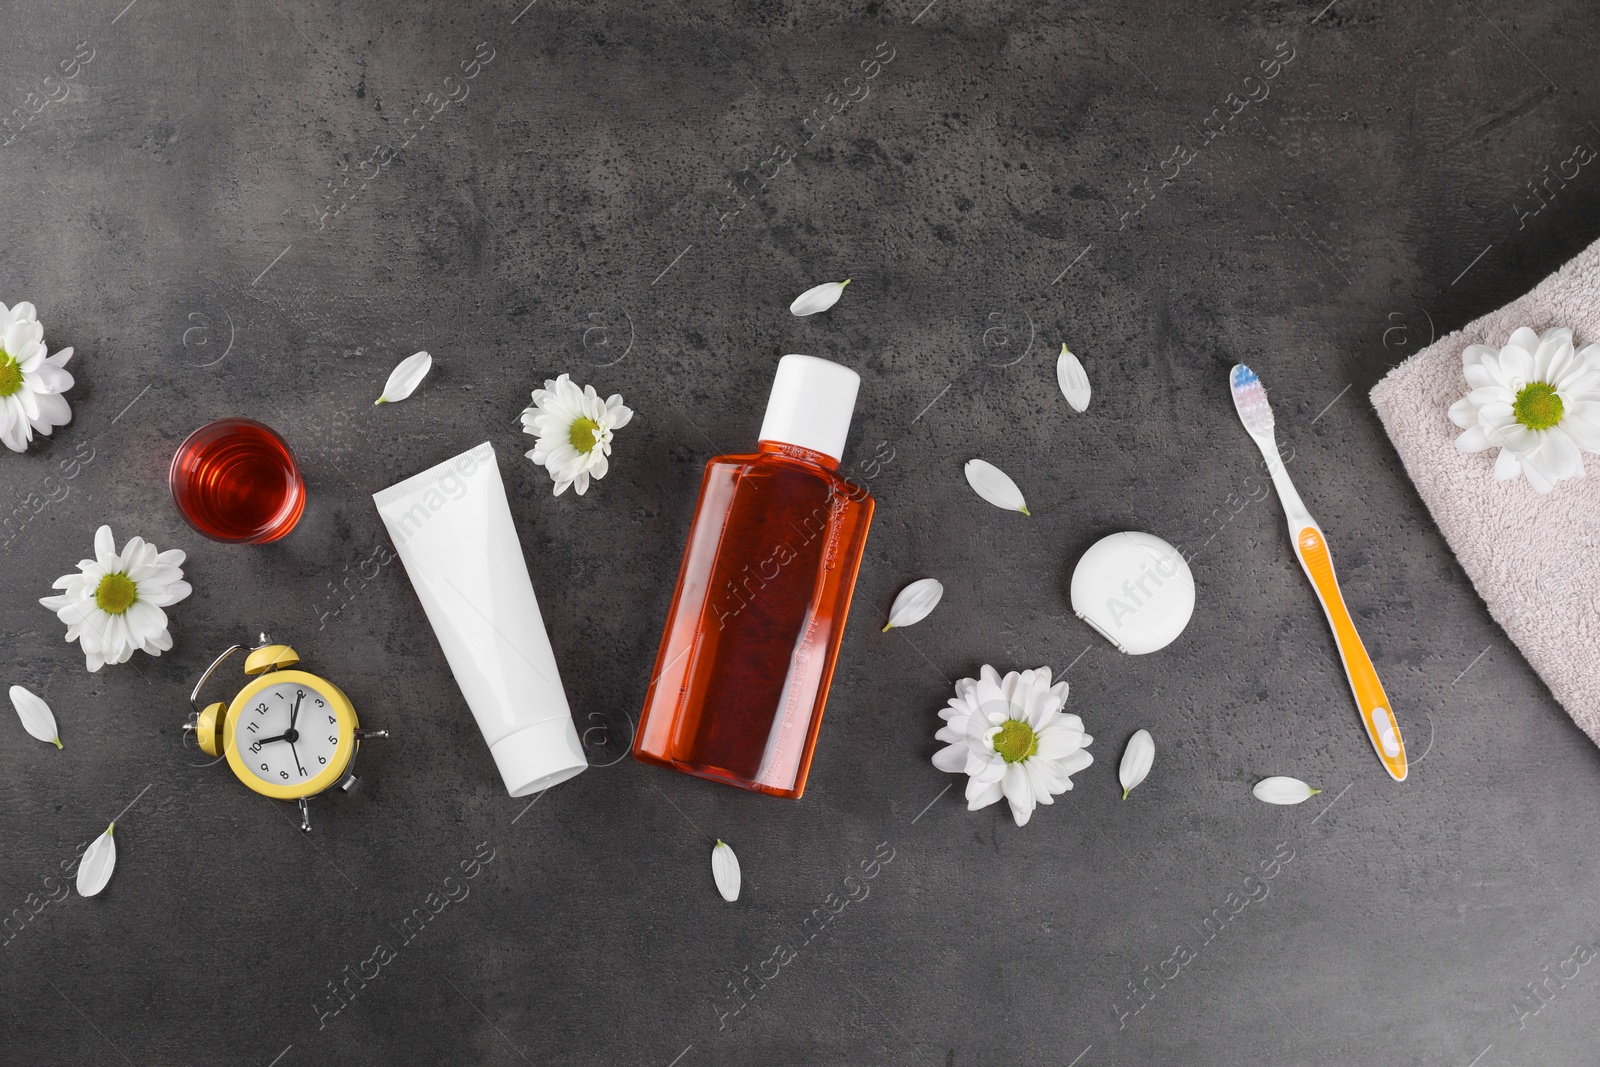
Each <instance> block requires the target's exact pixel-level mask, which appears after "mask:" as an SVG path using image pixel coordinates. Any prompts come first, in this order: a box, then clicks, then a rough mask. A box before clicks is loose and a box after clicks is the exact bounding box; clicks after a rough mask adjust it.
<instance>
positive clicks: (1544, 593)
mask: <svg viewBox="0 0 1600 1067" xmlns="http://www.w3.org/2000/svg"><path fill="white" fill-rule="evenodd" d="M1519 326H1529V327H1532V328H1533V330H1534V331H1535V332H1536V333H1542V332H1543V331H1545V330H1546V329H1549V328H1550V327H1553V326H1570V327H1571V328H1572V333H1573V343H1574V344H1575V345H1576V346H1577V347H1579V348H1582V347H1583V346H1584V345H1586V344H1588V343H1590V342H1591V341H1600V242H1596V243H1595V244H1592V245H1590V246H1589V247H1588V248H1587V249H1585V250H1584V251H1583V252H1582V253H1581V254H1580V255H1578V257H1577V258H1576V259H1574V260H1572V261H1571V262H1570V263H1568V264H1567V265H1566V266H1564V267H1562V268H1561V269H1560V270H1558V271H1556V273H1554V274H1552V275H1550V277H1548V278H1546V279H1545V280H1544V281H1542V282H1540V283H1539V285H1538V286H1537V287H1536V288H1535V289H1534V290H1533V291H1532V292H1530V293H1528V294H1527V295H1526V296H1524V297H1522V298H1520V299H1518V300H1514V301H1512V302H1511V303H1510V304H1507V305H1506V306H1505V307H1503V308H1501V309H1500V310H1499V311H1494V312H1491V313H1489V314H1487V315H1485V316H1483V317H1482V318H1481V319H1478V320H1477V321H1476V322H1473V323H1471V324H1470V325H1468V326H1466V327H1465V328H1463V329H1461V330H1457V331H1456V332H1455V333H1452V334H1450V335H1449V336H1447V337H1444V338H1441V339H1440V340H1439V341H1438V342H1436V343H1435V344H1433V345H1431V346H1429V347H1428V348H1425V349H1423V350H1422V351H1421V352H1418V353H1417V354H1416V355H1414V356H1412V357H1411V358H1410V359H1408V360H1406V361H1405V362H1404V363H1402V364H1400V366H1398V367H1396V368H1395V369H1394V370H1392V371H1390V372H1389V374H1388V375H1386V376H1385V377H1384V379H1383V380H1382V381H1381V382H1379V383H1378V384H1377V386H1376V387H1375V388H1374V389H1373V390H1372V404H1373V406H1374V407H1375V408H1377V409H1378V417H1379V418H1380V419H1382V420H1383V427H1384V429H1385V430H1386V431H1387V432H1388V434H1389V439H1390V440H1391V441H1393V442H1394V447H1395V450H1396V451H1398V452H1399V453H1400V458H1401V459H1402V460H1403V461H1404V462H1405V465H1406V471H1407V473H1409V474H1410V475H1411V480H1412V482H1414V483H1415V484H1416V487H1417V492H1419V493H1420V494H1421V495H1422V500H1423V502H1424V503H1426V504H1427V505H1428V510H1429V511H1431V512H1432V513H1433V518H1434V521H1435V522H1437V523H1438V524H1439V529H1440V530H1441V531H1442V532H1443V533H1444V537H1445V540H1446V541H1448V542H1449V544H1450V548H1451V550H1452V551H1453V552H1454V553H1455V554H1456V558H1457V559H1458V560H1460V561H1461V566H1462V568H1463V569H1464V570H1465V571H1466V572H1467V576H1468V577H1470V578H1471V579H1472V584H1473V585H1474V586H1475V587H1476V588H1477V590H1478V595H1479V596H1481V597H1483V600H1484V603H1485V604H1487V605H1488V606H1489V614H1490V615H1492V616H1494V619H1495V621H1496V622H1498V623H1499V624H1500V626H1501V628H1502V629H1504V630H1505V632H1506V635H1507V636H1508V637H1510V638H1511V640H1512V641H1514V642H1516V645H1517V647H1518V648H1519V649H1521V650H1522V654H1523V656H1525V657H1526V658H1527V660H1528V662H1529V663H1530V664H1531V665H1532V666H1533V669H1534V670H1536V671H1538V672H1539V676H1540V677H1541V678H1543V679H1544V681H1545V684H1546V685H1548V686H1549V687H1550V691H1551V693H1553V694H1554V695H1555V698H1556V699H1557V700H1559V701H1560V702H1561V705H1562V706H1563V707H1564V708H1566V710H1567V714H1569V715H1571V716H1572V718H1573V721H1574V722H1576V723H1577V724H1578V726H1579V727H1580V728H1582V730H1583V732H1584V733H1586V734H1588V735H1589V737H1590V739H1591V740H1593V741H1594V742H1595V743H1596V744H1600V456H1597V455H1594V454H1592V453H1584V467H1585V470H1586V475H1585V477H1582V478H1576V479H1572V480H1569V481H1564V482H1560V483H1558V484H1557V485H1556V486H1555V488H1554V489H1552V490H1551V491H1550V492H1549V493H1545V494H1540V493H1536V492H1534V490H1533V488H1532V487H1531V486H1530V485H1529V484H1528V482H1527V479H1526V478H1518V479H1517V480H1516V481H1507V482H1497V481H1495V480H1494V461H1495V456H1496V455H1498V454H1499V451H1500V450H1499V449H1498V448H1489V449H1485V450H1484V451H1482V452H1462V451H1461V450H1459V449H1458V448H1456V446H1455V439H1456V437H1457V435H1459V434H1460V433H1461V430H1460V428H1458V427H1457V426H1456V425H1455V424H1454V423H1453V422H1451V421H1450V417H1449V415H1448V414H1447V412H1448V411H1449V410H1450V405H1451V404H1453V403H1455V402H1456V401H1457V400H1459V399H1460V398H1461V397H1463V396H1465V395H1466V394H1467V384H1466V380H1465V378H1463V377H1462V373H1461V353H1462V350H1464V349H1465V348H1466V347H1467V346H1468V345H1469V344H1486V345H1492V346H1494V347H1495V348H1499V347H1501V346H1502V345H1504V344H1505V343H1506V340H1507V338H1509V337H1510V336H1511V332H1512V331H1513V330H1515V329H1516V328H1517V327H1519Z"/></svg>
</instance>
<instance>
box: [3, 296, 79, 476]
mask: <svg viewBox="0 0 1600 1067" xmlns="http://www.w3.org/2000/svg"><path fill="white" fill-rule="evenodd" d="M45 353H46V349H45V347H44V327H43V326H41V325H40V324H39V315H38V312H37V311H36V310H35V309H34V306H33V305H32V304H30V303H28V302H27V301H26V300H24V301H22V302H21V303H19V304H17V305H16V306H15V307H12V308H7V307H6V306H5V305H4V304H0V441H4V442H5V446H6V447H7V448H9V449H11V451H13V452H22V451H25V450H26V449H27V447H28V442H29V441H32V440H33V433H34V431H35V430H37V431H39V432H40V433H42V434H44V435H45V436H46V437H48V436H49V435H50V431H52V430H54V429H55V428H56V427H57V426H65V425H66V424H67V423H69V422H71V421H72V408H71V407H69V406H68V404H67V398H66V397H64V396H62V395H61V394H62V393H65V392H66V391H67V390H68V389H71V388H72V375H70V374H68V373H67V372H66V371H65V370H64V369H63V368H64V367H66V365H67V360H69V359H71V358H72V349H70V348H63V349H62V350H61V351H59V352H57V353H56V354H55V355H53V356H49V355H46V354H45Z"/></svg>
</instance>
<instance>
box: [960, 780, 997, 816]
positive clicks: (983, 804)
mask: <svg viewBox="0 0 1600 1067" xmlns="http://www.w3.org/2000/svg"><path fill="white" fill-rule="evenodd" d="M1004 795H1005V791H1004V790H1003V789H1002V788H1001V787H1000V780H999V779H998V778H997V779H995V780H994V781H992V782H981V781H979V780H978V779H976V778H969V779H967V810H968V811H978V810H979V809H981V808H987V807H988V806H989V805H990V804H994V803H996V802H997V801H999V799H1000V798H1001V797H1002V796H1004Z"/></svg>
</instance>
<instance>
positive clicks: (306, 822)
mask: <svg viewBox="0 0 1600 1067" xmlns="http://www.w3.org/2000/svg"><path fill="white" fill-rule="evenodd" d="M299 803H300V829H301V830H302V831H304V832H305V833H308V834H309V833H310V832H311V805H309V804H307V803H306V798H305V797H301V798H300V801H299Z"/></svg>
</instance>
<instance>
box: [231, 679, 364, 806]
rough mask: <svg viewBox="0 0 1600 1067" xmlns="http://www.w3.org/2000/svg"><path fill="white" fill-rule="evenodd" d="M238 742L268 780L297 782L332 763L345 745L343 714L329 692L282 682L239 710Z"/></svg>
mask: <svg viewBox="0 0 1600 1067" xmlns="http://www.w3.org/2000/svg"><path fill="white" fill-rule="evenodd" d="M234 731H235V732H234V737H235V739H236V740H235V743H236V745H237V747H238V750H239V756H240V757H241V759H242V760H243V761H244V765H245V767H246V768H247V769H248V770H249V771H250V772H251V773H252V774H254V775H255V776H256V777H257V778H259V779H261V780H262V781H263V782H268V783H270V784H272V785H275V786H284V787H291V788H292V787H294V786H296V785H299V784H301V783H303V782H306V781H309V780H310V779H312V778H315V777H316V776H317V775H319V774H321V773H323V772H324V771H326V770H327V769H328V764H329V763H330V762H332V761H333V759H334V755H335V753H336V752H337V750H338V748H339V719H338V716H337V715H335V714H334V710H333V708H332V707H330V706H329V702H328V698H327V696H326V695H325V694H323V693H320V692H318V691H317V689H316V688H315V687H314V686H310V685H307V684H305V683H304V682H299V681H288V682H277V683H275V684H273V685H269V686H267V687H266V688H265V689H263V690H261V691H260V692H259V693H257V694H256V695H255V696H254V697H253V698H251V700H250V703H249V704H248V705H246V706H245V707H244V708H242V709H240V711H239V720H238V723H237V724H236V725H235V727H234Z"/></svg>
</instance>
